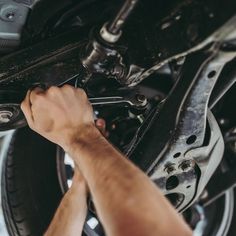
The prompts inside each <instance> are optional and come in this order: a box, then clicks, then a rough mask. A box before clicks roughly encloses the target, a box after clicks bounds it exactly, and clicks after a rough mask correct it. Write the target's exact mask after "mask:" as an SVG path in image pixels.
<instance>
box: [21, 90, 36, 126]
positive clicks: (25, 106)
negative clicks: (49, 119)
mask: <svg viewBox="0 0 236 236" xmlns="http://www.w3.org/2000/svg"><path fill="white" fill-rule="evenodd" d="M30 93H31V91H30V90H29V91H28V92H27V94H26V97H25V99H24V101H23V102H22V103H21V110H22V111H23V113H24V115H25V118H26V120H27V123H28V125H29V126H30V127H32V126H33V121H34V120H33V116H32V111H31V102H30Z"/></svg>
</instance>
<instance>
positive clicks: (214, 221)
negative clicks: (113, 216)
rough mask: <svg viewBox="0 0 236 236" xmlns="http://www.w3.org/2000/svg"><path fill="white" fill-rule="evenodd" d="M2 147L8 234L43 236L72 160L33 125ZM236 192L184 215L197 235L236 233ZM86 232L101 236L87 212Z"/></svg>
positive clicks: (67, 182)
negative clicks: (235, 203)
mask: <svg viewBox="0 0 236 236" xmlns="http://www.w3.org/2000/svg"><path fill="white" fill-rule="evenodd" d="M4 150H6V151H5V152H2V156H1V161H2V180H1V182H2V184H1V186H2V188H1V196H2V207H3V213H4V218H5V222H6V226H7V230H8V233H9V235H10V236H29V235H31V236H41V235H43V233H44V232H45V230H46V229H47V227H48V225H49V224H50V221H51V220H52V217H53V215H54V213H55V211H56V209H57V207H58V205H59V202H60V200H61V199H62V196H63V192H65V191H66V189H68V188H69V186H70V181H71V178H72V175H73V162H72V161H71V160H70V158H69V157H68V156H67V155H65V153H64V152H63V151H62V150H61V149H59V148H58V147H57V146H56V145H54V144H52V143H50V142H48V141H47V140H45V139H44V138H42V137H41V136H39V135H37V134H36V133H34V132H33V131H31V130H30V129H29V128H22V129H19V130H16V131H15V132H12V133H11V134H9V135H8V136H7V137H5V143H4ZM234 201H235V194H234V191H233V190H229V191H228V192H227V193H226V194H225V196H223V197H221V198H220V199H218V200H217V201H216V202H214V204H211V205H210V206H208V207H206V208H204V207H202V206H201V205H199V204H195V205H194V206H192V207H191V208H190V209H189V210H188V211H187V212H186V213H185V215H187V216H186V219H188V222H189V224H191V225H192V227H193V228H194V229H195V233H196V235H204V236H205V235H207V236H211V235H212V236H213V235H214V236H215V235H219V236H224V235H225V236H226V235H227V236H231V235H232V236H233V235H234V234H233V233H230V234H227V233H228V232H229V231H230V230H231V231H232V232H234V231H233V229H232V227H233V225H234V224H233V223H232V220H233V219H234V217H236V210H235V208H234ZM86 222H87V224H86V227H85V232H84V235H88V236H93V235H97V236H101V235H103V233H102V232H103V231H102V228H101V225H100V223H99V221H98V219H97V218H96V216H94V215H93V214H88V217H87V220H86Z"/></svg>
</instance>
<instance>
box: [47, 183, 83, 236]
mask: <svg viewBox="0 0 236 236" xmlns="http://www.w3.org/2000/svg"><path fill="white" fill-rule="evenodd" d="M86 215H87V199H86V189H85V186H84V184H77V183H76V184H74V185H72V187H71V189H69V191H68V192H67V193H66V194H65V196H64V198H63V199H62V202H61V204H60V206H59V207H58V210H57V212H56V214H55V216H54V218H53V220H52V222H51V224H50V226H49V228H48V230H47V232H46V233H45V236H65V235H68V236H78V235H81V234H82V230H83V226H84V222H85V218H86Z"/></svg>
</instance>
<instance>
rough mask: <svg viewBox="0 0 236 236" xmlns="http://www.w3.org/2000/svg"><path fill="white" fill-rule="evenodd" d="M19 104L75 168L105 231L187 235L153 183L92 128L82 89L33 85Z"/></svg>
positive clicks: (129, 233) (186, 227)
mask: <svg viewBox="0 0 236 236" xmlns="http://www.w3.org/2000/svg"><path fill="white" fill-rule="evenodd" d="M22 110H23V111H24V113H25V115H26V118H27V121H28V124H29V125H30V127H31V128H32V129H34V130H35V131H36V132H38V133H40V134H41V135H43V136H44V137H46V138H48V139H49V140H51V141H52V142H55V143H57V144H59V145H60V146H61V147H63V148H64V149H65V151H67V152H68V153H69V154H70V156H71V157H72V158H73V160H74V161H75V163H76V165H77V166H78V168H80V170H81V172H82V175H83V176H84V178H85V179H86V181H87V184H88V187H89V189H90V192H91V194H92V196H93V199H94V203H95V207H96V209H97V213H98V216H99V218H100V220H101V222H102V223H103V226H104V228H105V231H106V233H107V234H108V235H122V236H126V235H127V236H130V235H145V236H146V235H159V236H168V235H170V236H172V235H173V232H174V234H175V235H180V236H184V235H191V230H190V229H189V228H188V226H187V225H186V224H185V223H184V221H183V220H182V218H181V217H180V216H179V215H178V213H177V212H176V211H175V210H174V209H173V208H172V206H171V205H170V204H169V203H168V201H167V200H166V199H165V197H164V196H163V195H162V194H161V192H160V191H159V190H158V188H157V187H156V186H155V185H154V184H153V183H152V182H151V181H150V180H149V178H148V177H147V176H146V175H145V174H144V173H142V172H141V171H140V170H139V169H138V168H137V167H135V166H134V165H133V164H132V163H131V162H130V161H128V160H127V159H126V158H125V157H124V156H123V155H122V154H121V153H119V152H118V151H117V150H116V149H114V148H113V147H112V146H111V145H110V144H109V143H108V142H107V141H106V139H105V138H104V137H103V136H102V135H101V134H100V132H99V131H98V130H97V129H96V127H95V125H94V121H93V114H92V108H91V106H90V104H89V103H88V100H87V97H86V95H85V93H84V92H83V91H82V90H80V89H74V88H72V87H70V86H64V87H63V88H61V89H59V88H55V87H53V88H50V89H49V90H48V91H46V92H44V91H42V90H40V89H37V90H34V91H32V92H31V93H30V92H28V94H27V96H26V99H25V101H24V102H23V103H22Z"/></svg>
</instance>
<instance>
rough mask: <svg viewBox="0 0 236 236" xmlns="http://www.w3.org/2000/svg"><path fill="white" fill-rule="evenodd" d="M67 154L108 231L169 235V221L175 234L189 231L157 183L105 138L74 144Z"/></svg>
mask: <svg viewBox="0 0 236 236" xmlns="http://www.w3.org/2000/svg"><path fill="white" fill-rule="evenodd" d="M70 154H71V155H72V156H73V158H74V160H75V161H76V163H77V164H78V165H79V166H80V167H81V170H82V171H83V175H84V176H85V178H86V180H87V183H88V186H89V188H90V190H91V194H92V196H93V199H94V203H95V206H96V209H97V212H98V215H99V217H100V219H101V221H102V223H103V225H104V227H105V230H106V231H107V233H108V235H120V234H122V235H134V234H136V233H139V234H140V235H150V232H151V231H150V230H152V232H153V230H156V232H158V235H160V236H162V235H169V233H170V235H171V233H173V232H172V229H170V228H169V225H170V224H171V225H172V226H173V227H175V232H176V235H181V236H184V235H189V234H190V230H189V229H188V227H187V226H186V225H185V223H184V222H183V221H182V219H181V218H180V217H179V216H178V214H177V213H176V212H175V211H174V209H173V208H172V207H171V206H170V204H169V203H168V202H167V200H166V199H165V198H164V197H163V196H162V194H161V193H160V191H159V190H158V189H157V187H156V186H155V185H154V184H153V183H151V182H150V180H149V179H148V177H147V176H146V175H145V174H144V173H142V172H141V171H140V170H139V169H138V168H136V167H135V166H134V165H133V164H131V163H130V162H129V161H128V160H126V159H125V158H124V157H123V156H122V155H121V154H120V153H119V152H118V151H117V150H115V149H114V148H113V147H112V146H111V145H110V144H109V143H108V142H107V141H106V140H105V139H103V138H100V139H99V140H97V141H96V142H89V143H87V144H86V143H83V145H81V144H78V145H73V148H72V149H71V153H70ZM145 225H148V227H147V228H145ZM131 226H133V227H131ZM169 230H171V232H169ZM141 232H142V233H141Z"/></svg>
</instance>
